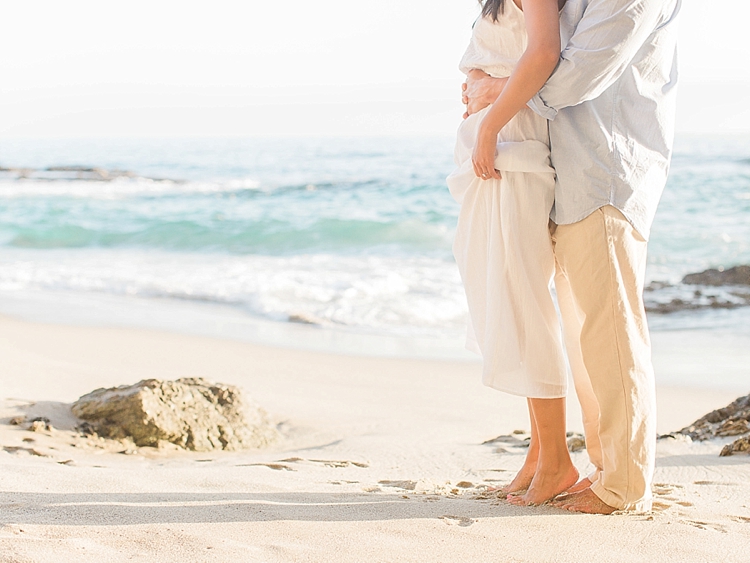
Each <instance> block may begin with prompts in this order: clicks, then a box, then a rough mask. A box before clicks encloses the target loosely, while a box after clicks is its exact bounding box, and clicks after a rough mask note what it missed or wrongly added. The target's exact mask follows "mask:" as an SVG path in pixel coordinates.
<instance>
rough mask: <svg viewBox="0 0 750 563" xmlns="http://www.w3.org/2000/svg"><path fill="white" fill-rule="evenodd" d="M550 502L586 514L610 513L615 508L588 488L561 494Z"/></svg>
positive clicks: (558, 506) (564, 508)
mask: <svg viewBox="0 0 750 563" xmlns="http://www.w3.org/2000/svg"><path fill="white" fill-rule="evenodd" d="M550 504H551V505H552V506H555V507H557V508H562V509H563V510H570V511H571V512H584V513H586V514H612V513H613V512H615V511H616V510H617V509H616V508H613V507H611V506H609V505H608V504H606V503H605V502H604V501H603V500H602V499H600V498H599V497H598V496H596V495H595V494H594V491H592V490H591V489H590V488H588V489H584V490H582V491H579V492H577V493H571V494H566V495H562V496H561V497H560V498H559V499H555V500H554V501H552V502H551V503H550Z"/></svg>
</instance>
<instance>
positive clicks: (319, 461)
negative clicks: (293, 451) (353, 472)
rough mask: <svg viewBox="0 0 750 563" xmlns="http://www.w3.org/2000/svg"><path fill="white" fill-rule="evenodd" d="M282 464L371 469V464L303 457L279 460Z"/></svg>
mask: <svg viewBox="0 0 750 563" xmlns="http://www.w3.org/2000/svg"><path fill="white" fill-rule="evenodd" d="M279 462H280V463H304V462H308V463H317V464H320V465H325V466H326V467H336V468H340V467H351V466H352V465H353V466H354V467H362V468H367V467H370V466H369V464H367V463H363V462H361V461H350V460H337V459H303V458H301V457H290V458H287V459H282V460H279Z"/></svg>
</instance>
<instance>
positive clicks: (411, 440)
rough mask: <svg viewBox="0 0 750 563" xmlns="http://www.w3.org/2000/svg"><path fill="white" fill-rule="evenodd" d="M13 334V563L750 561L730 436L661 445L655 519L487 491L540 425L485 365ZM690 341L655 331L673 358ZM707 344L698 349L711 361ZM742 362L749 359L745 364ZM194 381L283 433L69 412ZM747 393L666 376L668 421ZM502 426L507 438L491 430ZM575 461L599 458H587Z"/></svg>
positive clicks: (127, 336) (6, 379)
mask: <svg viewBox="0 0 750 563" xmlns="http://www.w3.org/2000/svg"><path fill="white" fill-rule="evenodd" d="M692 334H693V336H694V337H695V341H696V342H700V340H701V339H700V338H699V336H700V335H699V334H698V333H695V332H694V333H692ZM696 335H697V336H696ZM0 342H2V354H0V373H2V379H1V381H2V389H1V390H0V398H1V401H2V402H0V448H1V449H0V507H2V508H1V510H0V561H3V562H27V561H29V562H30V561H34V562H37V561H38V562H46V561H55V562H58V561H92V562H93V561H96V562H104V561H177V560H179V561H258V562H261V561H262V562H276V561H279V562H280V561H295V562H296V561H300V562H302V561H326V562H335V561H372V562H377V561H415V562H416V561H420V562H422V561H435V562H437V561H445V562H460V561H467V562H469V561H471V562H478V561H490V560H494V561H513V562H522V561H523V562H526V561H528V562H544V561H550V562H552V561H571V562H577V561H581V562H583V561H612V562H615V561H616V562H622V561H644V562H645V561H656V560H659V561H674V562H680V563H687V562H693V561H695V562H706V561H722V562H733V561H736V562H740V561H745V560H746V557H747V549H748V547H750V460H749V459H748V457H747V456H744V455H739V456H732V457H725V458H720V457H719V456H718V453H719V451H720V449H721V446H722V444H723V443H724V442H722V441H716V442H703V443H690V442H689V441H683V440H670V439H668V440H661V441H660V442H659V447H658V460H657V470H656V478H655V483H656V485H655V488H654V493H655V506H654V510H653V511H652V512H649V513H647V514H622V515H614V516H610V517H604V516H585V515H574V514H569V513H565V512H563V511H560V510H557V509H554V508H551V507H538V508H519V507H514V506H512V505H510V504H507V503H505V502H502V501H498V500H497V499H493V498H486V497H487V495H485V494H483V493H484V489H485V487H487V486H492V485H496V484H502V483H505V482H507V481H509V480H510V478H511V477H512V475H513V472H514V471H515V470H516V469H518V468H519V467H520V465H521V463H522V461H523V456H524V449H523V448H522V447H520V446H519V443H520V442H521V440H522V438H523V437H524V436H523V435H522V434H515V435H514V434H513V432H514V431H518V430H528V427H529V425H528V420H527V417H526V413H525V403H524V400H523V399H519V398H515V397H510V396H508V395H505V394H502V393H498V392H495V391H492V390H491V389H488V388H485V387H483V386H482V385H481V383H480V365H479V364H478V363H477V362H460V361H455V362H452V361H426V360H405V359H389V358H372V357H357V356H346V355H335V354H324V353H317V352H308V351H299V350H293V349H284V348H275V347H270V346H258V345H254V344H250V343H246V342H236V341H230V340H220V339H213V338H207V337H199V336H190V335H183V334H174V333H168V332H158V331H151V330H138V329H129V328H128V329H124V328H97V327H74V326H65V325H52V324H39V323H30V322H26V321H20V320H15V319H11V318H7V317H6V318H2V319H1V320H0ZM674 346H675V345H674V342H673V343H672V345H671V346H670V339H669V338H662V337H661V336H660V335H658V334H657V335H656V342H655V356H656V357H655V360H656V364H657V366H658V368H659V369H660V370H665V369H669V365H671V364H670V354H674ZM705 346H706V348H704V349H703V350H697V349H696V348H695V346H692V347H690V350H691V353H693V354H696V355H697V356H701V357H703V358H704V359H705V357H706V354H709V356H710V353H711V351H712V349H711V348H710V343H709V344H706V345H705ZM714 352H716V350H714ZM718 353H721V351H720V350H719V352H718ZM660 354H661V355H660ZM735 360H736V362H735V363H736V365H735V367H736V368H737V369H741V367H738V366H741V365H742V363H743V361H744V360H745V358H744V357H742V356H737V357H736V358H735ZM745 365H746V364H745ZM675 369H678V370H679V369H683V370H684V369H685V367H684V365H682V366H679V365H678V366H677V367H676V368H675ZM190 376H200V377H206V378H209V379H213V380H216V381H221V382H224V383H231V384H234V385H238V386H240V387H241V388H242V389H243V390H244V391H245V392H246V393H248V394H249V395H250V396H252V397H253V398H254V399H255V400H256V401H257V402H258V403H259V404H260V405H262V406H263V407H264V408H265V409H266V410H267V411H268V413H269V415H270V417H271V418H272V420H273V421H274V422H275V423H276V424H277V425H278V428H279V429H280V431H281V433H282V436H283V438H282V439H281V441H280V442H279V443H278V444H277V445H276V446H274V447H272V448H270V449H266V450H262V451H245V452H235V453H230V452H212V453H193V452H184V451H164V450H156V449H153V448H139V449H137V450H136V451H131V452H127V453H118V452H117V451H107V450H106V449H102V448H99V447H95V446H94V445H91V443H90V442H87V440H86V439H84V438H83V437H81V436H80V435H79V434H78V433H76V432H74V431H73V425H74V424H75V421H74V420H73V419H72V418H71V416H70V414H69V410H68V406H67V405H68V404H69V403H71V402H72V401H74V400H75V399H77V398H78V397H79V396H80V395H82V394H84V393H87V392H89V391H91V390H93V389H95V388H97V387H103V386H114V385H121V384H126V383H134V382H136V381H138V380H140V379H144V378H149V377H158V378H163V379H173V378H179V377H190ZM746 392H747V391H746V390H745V393H746ZM740 394H743V393H742V389H736V390H733V389H723V390H715V391H710V390H706V389H700V388H687V387H682V388H681V387H666V386H661V387H659V389H658V397H659V431H660V432H668V431H670V430H678V429H680V428H682V427H683V426H685V425H687V424H689V423H691V422H692V421H693V420H695V419H696V418H698V417H700V416H702V415H703V414H705V413H706V412H708V411H710V410H712V409H715V408H719V407H722V406H724V405H726V404H727V403H729V402H730V401H732V400H733V399H734V398H736V397H737V396H738V395H740ZM569 411H570V414H569V426H570V429H571V430H573V431H577V430H580V429H581V424H580V420H579V418H578V415H577V408H576V406H575V404H574V403H571V407H570V409H569ZM19 415H26V416H27V417H29V416H31V417H34V416H46V417H48V418H49V419H50V420H51V424H52V426H53V428H54V429H53V430H52V431H50V432H43V433H32V432H29V431H28V430H26V429H24V427H22V426H11V425H9V421H10V419H11V418H12V417H14V416H19ZM498 436H506V437H505V438H501V439H500V440H499V441H494V442H491V443H485V442H488V441H490V440H493V439H494V438H497V437H498ZM574 461H575V462H576V464H577V465H578V468H579V470H580V471H581V472H585V471H586V470H587V460H586V455H585V452H578V453H576V454H574ZM483 497H485V498H483Z"/></svg>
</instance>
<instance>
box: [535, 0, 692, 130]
mask: <svg viewBox="0 0 750 563" xmlns="http://www.w3.org/2000/svg"><path fill="white" fill-rule="evenodd" d="M676 4H677V6H679V4H680V0H676ZM674 6H675V2H664V0H592V1H591V2H590V3H589V4H588V6H586V8H585V11H584V13H583V17H582V18H581V20H580V22H579V23H578V26H577V27H576V29H575V31H574V32H573V36H572V37H571V38H570V41H568V44H567V45H566V46H565V48H564V49H563V51H562V53H561V54H560V62H559V63H558V65H557V68H556V69H555V71H554V72H553V73H552V76H550V78H549V79H548V80H547V83H546V84H545V85H544V86H542V89H541V90H539V92H538V93H537V94H536V95H535V96H534V97H533V98H532V99H531V100H530V101H529V104H528V105H529V107H530V108H531V109H532V110H534V111H535V112H536V113H538V114H539V115H541V116H542V117H545V118H547V119H550V120H552V119H554V118H555V116H556V115H557V112H558V111H559V110H561V109H562V108H565V107H570V106H575V105H578V104H580V103H583V102H586V101H588V100H593V99H594V98H596V97H598V96H599V95H601V94H602V93H603V92H604V91H605V90H606V89H607V88H609V87H610V86H611V85H612V84H614V83H615V81H617V79H618V78H619V77H620V76H621V75H622V73H623V72H624V71H625V69H626V68H627V67H628V66H629V65H630V63H631V61H632V60H633V58H634V57H635V56H636V54H637V53H638V51H639V50H640V49H641V48H642V47H643V45H644V43H645V42H646V40H647V39H648V37H649V36H650V35H651V34H652V33H654V31H656V29H657V28H658V27H659V26H660V25H662V24H663V23H665V22H664V20H665V18H666V19H671V18H670V17H669V14H671V13H672V12H674V13H675V14H676V10H675V9H674ZM670 7H672V9H671V10H669V8H670ZM667 10H669V11H668V12H667ZM665 13H666V14H667V15H666V16H665Z"/></svg>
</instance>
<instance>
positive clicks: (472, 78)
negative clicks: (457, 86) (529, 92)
mask: <svg viewBox="0 0 750 563" xmlns="http://www.w3.org/2000/svg"><path fill="white" fill-rule="evenodd" d="M507 81H508V79H507V78H493V77H491V76H490V75H489V74H487V73H486V72H482V71H481V70H478V69H472V70H470V71H469V74H468V75H467V76H466V82H464V83H463V84H462V85H461V90H462V95H461V100H462V101H463V103H464V104H465V105H466V113H464V119H466V118H467V117H469V116H470V115H471V114H473V113H477V112H478V111H481V110H483V109H484V108H486V107H487V106H489V105H490V104H493V103H495V100H497V98H498V96H500V93H501V92H502V91H503V88H505V83H506V82H507Z"/></svg>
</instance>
